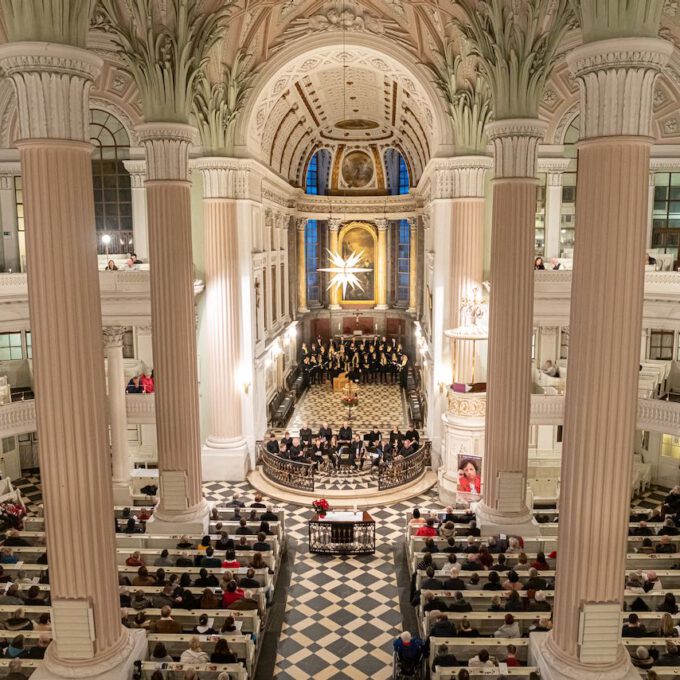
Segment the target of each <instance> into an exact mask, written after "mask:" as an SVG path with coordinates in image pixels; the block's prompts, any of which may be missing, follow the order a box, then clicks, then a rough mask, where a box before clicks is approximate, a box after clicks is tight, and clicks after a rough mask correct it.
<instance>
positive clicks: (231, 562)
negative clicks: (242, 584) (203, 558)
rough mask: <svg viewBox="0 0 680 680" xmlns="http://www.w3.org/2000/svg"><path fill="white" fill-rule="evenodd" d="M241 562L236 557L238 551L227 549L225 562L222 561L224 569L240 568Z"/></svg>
mask: <svg viewBox="0 0 680 680" xmlns="http://www.w3.org/2000/svg"><path fill="white" fill-rule="evenodd" d="M240 566H241V563H240V562H239V561H238V560H237V559H236V553H235V552H234V551H233V550H227V551H226V552H225V553H224V562H222V569H238V568H239V567H240Z"/></svg>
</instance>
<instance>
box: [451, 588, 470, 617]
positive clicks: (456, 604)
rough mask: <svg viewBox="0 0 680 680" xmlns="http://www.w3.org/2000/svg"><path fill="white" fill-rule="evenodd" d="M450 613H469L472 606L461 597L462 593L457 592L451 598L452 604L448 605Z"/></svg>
mask: <svg viewBox="0 0 680 680" xmlns="http://www.w3.org/2000/svg"><path fill="white" fill-rule="evenodd" d="M449 611H452V612H471V611H472V605H471V604H470V603H469V602H468V601H467V600H466V599H465V598H464V597H463V593H461V592H460V591H457V592H456V593H455V594H454V596H453V602H452V603H451V604H450V605H449Z"/></svg>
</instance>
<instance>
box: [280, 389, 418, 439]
mask: <svg viewBox="0 0 680 680" xmlns="http://www.w3.org/2000/svg"><path fill="white" fill-rule="evenodd" d="M358 393H359V404H358V406H355V407H353V408H352V409H351V411H350V410H349V409H348V408H347V407H346V406H343V405H342V402H341V399H342V394H341V393H340V392H335V393H334V392H332V391H331V387H330V384H328V383H326V384H325V385H311V386H310V387H309V389H308V390H307V391H306V392H305V393H304V394H303V396H302V398H301V399H300V401H299V402H298V403H297V405H296V407H295V412H294V413H293V416H292V417H291V419H290V422H289V423H288V427H287V428H286V429H287V430H290V431H291V432H295V431H297V430H299V429H300V428H301V427H302V426H303V424H304V423H308V424H309V425H310V427H312V428H316V427H318V426H319V425H320V424H321V423H323V422H327V423H329V425H330V426H331V427H332V428H334V429H337V428H338V427H339V426H340V425H342V423H343V422H344V421H345V420H347V421H348V422H349V423H350V424H351V426H352V428H353V429H354V430H358V431H360V432H368V431H369V430H370V429H371V428H372V427H374V426H375V427H379V428H381V430H382V431H383V432H385V433H386V432H389V430H390V428H391V427H392V425H393V424H395V423H396V424H397V425H399V427H400V428H402V430H403V429H404V428H405V427H406V426H407V425H408V418H407V417H406V408H405V406H406V405H405V402H404V399H403V396H402V394H403V393H402V390H401V388H400V387H399V385H397V384H394V385H390V384H387V385H380V384H376V385H374V384H366V385H359V386H358ZM349 416H351V417H349Z"/></svg>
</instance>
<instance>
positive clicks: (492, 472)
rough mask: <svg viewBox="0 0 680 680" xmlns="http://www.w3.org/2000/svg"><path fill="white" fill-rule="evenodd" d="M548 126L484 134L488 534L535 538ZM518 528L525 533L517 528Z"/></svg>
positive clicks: (496, 128) (500, 124)
mask: <svg viewBox="0 0 680 680" xmlns="http://www.w3.org/2000/svg"><path fill="white" fill-rule="evenodd" d="M545 127H546V126H545V123H543V122H541V121H539V120H538V119H534V118H525V119H508V120H500V121H497V122H494V123H491V124H489V125H488V126H487V133H488V135H489V139H490V140H491V141H492V142H493V146H494V153H495V178H494V181H493V192H494V193H493V223H492V224H493V226H492V236H491V272H492V278H491V300H490V310H489V355H488V389H487V416H486V439H485V455H484V470H483V474H482V484H483V491H484V500H483V501H482V503H481V504H480V506H479V508H478V518H479V521H480V522H481V524H482V526H483V527H484V531H485V532H486V531H487V530H488V531H493V530H495V528H497V527H500V529H501V530H503V529H505V528H509V527H510V526H512V527H513V531H516V532H520V533H521V532H524V533H534V532H535V531H536V527H535V526H534V525H533V524H532V521H531V520H532V516H531V512H530V510H529V509H528V508H527V506H526V501H525V493H526V491H525V489H526V476H527V452H528V445H529V418H530V410H531V404H530V397H531V333H532V326H533V307H534V272H533V253H534V230H535V220H536V185H537V181H536V155H537V148H538V144H539V142H540V141H541V139H542V137H543V134H544V131H545ZM519 527H521V529H520V528H519Z"/></svg>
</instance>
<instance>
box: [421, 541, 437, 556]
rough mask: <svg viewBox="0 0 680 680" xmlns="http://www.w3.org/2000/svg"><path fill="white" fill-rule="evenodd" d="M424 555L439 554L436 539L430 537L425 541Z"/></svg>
mask: <svg viewBox="0 0 680 680" xmlns="http://www.w3.org/2000/svg"><path fill="white" fill-rule="evenodd" d="M423 552H424V553H438V552H439V547H438V546H437V544H436V543H435V542H434V538H431V537H428V538H426V539H425V545H424V546H423Z"/></svg>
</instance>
